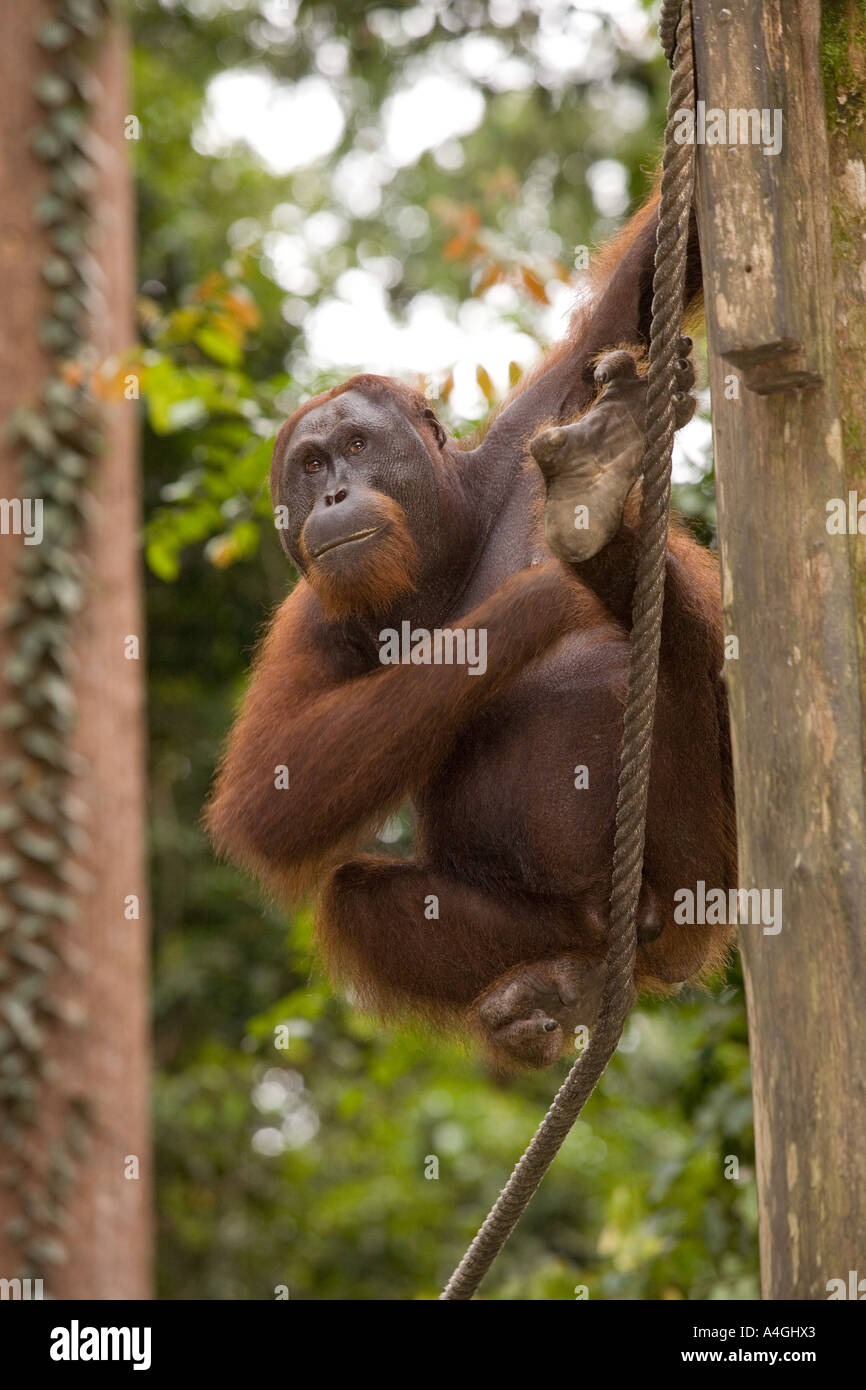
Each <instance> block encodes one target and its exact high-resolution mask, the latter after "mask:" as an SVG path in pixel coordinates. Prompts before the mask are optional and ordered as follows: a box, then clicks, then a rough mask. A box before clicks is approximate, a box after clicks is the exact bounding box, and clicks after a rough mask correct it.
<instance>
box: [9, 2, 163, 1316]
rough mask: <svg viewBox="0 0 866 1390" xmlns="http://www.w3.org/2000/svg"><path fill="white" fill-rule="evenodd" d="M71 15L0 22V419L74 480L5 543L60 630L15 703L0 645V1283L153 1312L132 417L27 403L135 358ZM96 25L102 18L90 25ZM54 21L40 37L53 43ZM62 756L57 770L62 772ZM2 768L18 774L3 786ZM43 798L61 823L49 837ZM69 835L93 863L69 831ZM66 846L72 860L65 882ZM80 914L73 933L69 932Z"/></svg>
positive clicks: (117, 42)
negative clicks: (54, 145) (78, 77)
mask: <svg viewBox="0 0 866 1390" xmlns="http://www.w3.org/2000/svg"><path fill="white" fill-rule="evenodd" d="M64 9H65V6H64V3H63V0H36V3H29V2H28V3H25V2H24V0H18V3H17V4H14V5H12V6H11V7H10V9H9V12H8V13H7V14H6V15H5V28H4V42H3V45H2V48H0V88H2V91H3V101H2V103H0V143H2V148H3V150H4V154H5V160H4V163H3V164H2V165H0V209H2V211H0V248H2V262H3V294H2V302H3V305H4V325H3V335H2V339H0V353H2V359H0V416H2V418H3V421H4V422H6V421H8V420H9V419H10V415H11V414H12V412H14V411H16V410H19V409H20V408H21V407H28V406H30V407H32V406H34V405H36V406H37V409H36V412H35V415H36V421H37V426H38V423H39V422H40V421H41V423H42V425H43V427H44V426H45V424H46V423H47V425H48V426H49V427H50V429H51V430H52V431H53V434H52V435H51V436H50V438H51V440H53V441H54V442H55V443H57V442H58V441H59V443H58V444H57V450H56V466H53V467H49V469H48V471H47V473H46V474H45V478H46V480H47V484H48V486H49V487H50V488H52V489H54V487H55V484H57V481H58V479H59V478H60V462H61V458H62V459H63V460H64V461H65V462H67V463H68V464H69V466H70V468H72V469H73V470H74V469H75V467H76V466H78V467H80V468H81V467H83V470H84V478H83V479H82V480H81V481H77V482H76V483H75V487H74V489H72V493H73V495H72V496H71V497H70V495H69V490H67V491H66V492H64V491H63V490H62V488H60V489H59V490H57V491H55V492H53V493H52V494H50V495H49V496H47V497H46V502H45V508H46V510H45V517H46V535H45V537H44V539H43V541H42V543H41V545H40V546H38V547H31V548H30V549H29V556H25V550H26V549H27V548H26V547H24V545H23V538H22V537H21V536H11V535H3V536H2V537H0V590H2V593H3V595H4V598H8V597H12V599H13V602H20V601H22V595H23V600H24V602H25V606H26V603H31V604H33V603H36V602H37V601H39V602H42V596H43V591H45V592H47V593H48V594H49V598H48V599H46V603H47V604H48V607H47V610H46V611H47V612H48V613H49V616H50V617H51V620H52V623H53V624H54V628H55V639H54V640H55V647H54V648H52V650H51V652H50V653H49V655H50V657H51V660H50V661H49V660H48V658H46V659H45V660H44V661H43V662H42V664H41V666H40V668H39V673H38V680H34V681H33V682H28V683H27V684H26V685H25V686H24V688H23V692H22V683H21V681H18V682H17V683H16V681H15V680H13V676H12V674H11V673H10V668H9V666H8V665H7V661H8V659H9V658H10V656H12V657H16V653H21V652H22V651H23V650H24V649H25V648H26V644H27V640H28V637H29V636H32V635H33V634H34V633H35V632H36V631H37V626H38V624H37V622H36V620H35V619H34V616H33V614H32V613H31V612H30V610H29V609H27V611H26V614H25V617H24V619H23V620H22V621H21V622H20V623H19V625H18V626H17V627H13V628H12V629H9V628H0V672H2V673H3V685H2V688H0V703H2V705H3V710H4V711H6V710H10V711H12V713H11V714H10V715H8V716H7V717H6V718H4V727H3V728H2V730H0V739H2V749H0V758H2V759H3V762H2V763H0V775H2V776H4V784H3V785H2V793H3V802H4V805H7V806H8V807H9V816H10V817H11V822H10V823H7V821H5V820H4V822H3V831H4V834H3V836H2V839H3V847H2V850H0V854H2V855H3V856H4V859H3V861H2V862H4V863H6V864H7V865H11V866H12V867H11V869H10V870H9V873H8V874H7V875H6V877H7V880H8V881H6V882H4V883H3V885H2V887H0V910H2V911H3V917H2V923H3V928H4V929H3V931H2V935H0V964H2V965H3V966H5V970H4V973H3V975H2V976H0V982H2V984H0V987H2V989H3V991H4V993H3V997H2V1001H0V1082H2V1083H3V1084H2V1086H0V1124H2V1128H0V1166H2V1168H3V1173H4V1178H5V1180H6V1182H7V1183H8V1186H7V1187H6V1188H4V1187H0V1278H6V1279H14V1278H20V1277H28V1276H29V1277H31V1278H41V1279H42V1280H43V1292H44V1296H45V1297H48V1296H51V1297H55V1298H61V1299H64V1298H73V1299H79V1298H82V1299H83V1298H94V1299H136V1298H148V1297H149V1296H150V1288H151V1283H150V1262H151V1256H150V1244H151V1219H150V1205H151V1202H150V1199H151V1192H150V1187H151V1160H150V1154H149V1120H148V1080H149V1041H148V1023H147V1008H146V999H147V995H146V985H145V981H146V972H147V931H146V920H147V912H146V905H147V896H146V887H145V863H144V819H143V808H144V762H143V740H144V708H143V669H144V662H143V651H141V652H140V656H139V659H135V658H134V654H133V653H134V648H133V647H132V646H131V645H130V644H127V645H126V647H125V639H126V638H128V637H130V636H136V637H138V638H139V639H141V638H142V635H143V619H142V607H141V583H140V574H139V568H140V565H139V543H138V535H137V533H138V526H139V515H138V509H139V485H138V474H137V459H136V407H135V405H134V403H133V402H131V401H126V400H124V401H122V402H115V403H104V404H99V403H98V402H97V403H95V404H93V403H91V404H90V406H89V409H90V410H91V412H92V417H93V421H95V422H96V424H97V425H98V427H99V428H100V430H101V433H102V438H103V443H104V448H103V451H102V452H101V453H98V452H96V442H95V441H94V439H93V435H92V429H91V431H90V433H88V429H87V428H86V427H82V428H79V427H78V426H76V427H75V428H74V429H73V428H72V426H70V427H69V430H68V431H67V432H66V433H65V434H64V428H63V425H62V412H61V414H60V415H58V414H57V411H56V410H55V412H54V414H52V413H51V410H45V409H43V407H42V406H40V405H38V403H39V402H40V400H41V399H43V393H44V391H45V388H46V384H51V383H53V384H54V387H55V388H56V387H57V386H58V383H62V382H63V381H66V383H67V384H68V383H69V382H73V383H74V382H76V381H77V379H78V376H77V373H78V372H79V368H78V367H71V366H68V365H64V362H66V363H67V364H68V363H69V362H70V361H71V362H78V363H80V362H82V361H83V362H84V365H85V370H87V368H88V366H89V362H88V356H87V343H88V341H89V343H90V345H91V347H90V351H91V358H92V361H93V362H96V361H99V360H101V359H103V358H105V357H106V356H109V355H111V354H115V353H117V352H119V351H121V350H123V349H126V348H128V347H129V345H130V343H131V342H132V338H133V327H132V312H133V294H134V279H133V276H134V259H133V218H132V195H131V183H130V175H129V169H128V146H127V142H126V140H125V138H124V118H125V117H126V115H127V114H128V110H129V108H128V106H127V105H126V100H127V98H126V64H127V55H126V48H125V43H124V39H123V35H122V33H121V31H120V29H119V27H118V26H117V25H115V24H113V23H108V24H107V25H103V26H101V27H100V29H99V32H98V33H97V34H96V35H95V36H94V37H93V38H92V40H88V39H87V38H85V37H84V36H82V35H81V34H80V32H78V31H77V30H76V29H75V28H74V25H73V26H72V28H71V29H70V26H69V24H66V25H64V24H63V23H62V21H63V20H64V18H68V16H64ZM95 12H96V14H97V17H98V15H99V7H98V6H97V7H95ZM58 21H61V23H60V24H58ZM46 24H50V25H52V26H53V29H51V28H49V29H47V30H46V29H45V27H44V26H45V25H46ZM40 31H41V34H42V42H41V43H39V42H37V33H38V32H40ZM52 34H53V40H52ZM64 36H65V37H64ZM70 59H74V61H75V62H76V63H80V62H83V63H84V65H85V67H84V70H85V72H89V73H90V74H91V75H92V76H93V77H94V78H95V79H96V81H97V84H98V85H96V86H94V87H93V92H92V95H91V96H90V98H89V99H90V101H91V102H92V110H91V112H90V117H89V120H88V126H89V139H88V142H87V144H86V147H85V150H86V154H87V157H88V159H89V161H90V163H91V168H92V171H93V174H94V176H95V181H94V185H93V187H92V189H91V191H90V193H89V195H87V197H85V198H84V199H83V200H82V204H81V205H82V207H83V212H82V213H81V220H82V221H83V222H84V223H86V224H87V226H86V229H87V230H88V232H89V234H90V236H89V245H86V246H84V247H83V248H80V249H79V250H75V247H74V246H73V248H72V250H69V245H70V243H68V242H64V240H63V228H64V227H66V229H67V231H68V230H69V229H70V227H72V225H73V224H72V222H68V221H67V220H66V218H65V217H60V220H59V221H57V220H56V219H55V220H54V221H53V222H52V223H51V224H50V229H49V228H48V227H46V226H45V225H43V224H40V222H39V221H38V220H36V218H35V217H34V204H35V203H36V200H37V199H39V198H40V197H41V196H42V197H44V195H45V193H46V190H47V189H48V187H49V180H51V179H53V178H57V177H59V180H60V183H59V185H58V186H59V187H60V188H61V190H62V189H63V188H64V187H65V188H66V189H67V192H66V194H64V195H63V196H68V197H70V198H73V199H74V198H75V197H76V196H77V191H76V189H75V188H71V190H70V188H69V186H68V183H67V184H64V177H66V178H67V180H68V177H69V175H70V171H71V170H72V168H73V164H74V161H73V160H71V159H69V158H67V157H66V156H64V157H63V158H62V159H61V160H60V162H59V164H58V163H55V164H51V163H50V162H48V163H46V161H45V158H44V155H40V154H39V153H38V152H34V149H33V147H32V144H31V136H32V133H33V131H34V130H35V129H36V128H37V127H41V128H43V129H45V127H46V123H47V125H48V126H49V128H51V121H52V119H53V118H54V117H55V116H56V115H57V114H58V113H59V112H61V111H63V110H66V111H67V115H68V114H69V113H70V112H72V111H74V109H75V105H74V93H73V95H72V97H70V98H69V101H70V105H69V106H68V107H67V106H66V104H65V103H66V100H67V99H66V97H64V95H63V89H62V87H58V85H57V75H58V74H59V75H60V76H61V78H62V76H63V73H64V71H71V70H72V69H70V68H69V66H68V65H69V62H70ZM46 75H48V76H49V81H48V84H47V85H46V82H45V79H46ZM52 75H53V81H54V88H53V89H52V87H51V77H52ZM79 109H80V103H79ZM85 115H86V112H85ZM58 170H60V172H59V174H58ZM58 247H60V248H61V249H60V251H59V252H58ZM58 254H59V256H60V260H61V261H64V258H65V257H67V255H68V256H80V257H81V259H80V262H79V261H76V264H80V265H81V268H82V276H83V278H82V280H81V282H80V284H79V282H78V281H77V280H76V281H75V282H74V283H73V285H72V286H71V290H72V291H76V290H77V289H79V288H80V289H81V290H82V297H83V300H84V304H85V308H84V311H83V312H82V313H81V317H80V331H79V330H77V331H76V341H75V342H74V343H72V344H71V345H70V346H69V348H68V350H64V348H63V347H62V346H60V347H58V346H57V342H56V340H51V341H49V342H48V344H47V346H44V345H42V344H41V343H40V325H41V324H42V323H43V322H44V320H45V317H46V315H48V316H49V317H53V318H56V316H57V314H58V313H59V312H60V309H61V308H62V305H63V303H64V302H66V308H67V310H69V305H70V302H72V301H69V296H68V295H67V301H68V302H67V301H63V300H62V297H61V298H58V283H59V282H58V280H57V276H58V275H60V274H61V272H62V274H63V275H65V274H66V271H65V270H63V267H62V266H61V269H60V270H58V269H57V266H58V260H57V258H58ZM88 257H89V259H88ZM52 262H53V270H52ZM64 264H66V262H65V261H64ZM55 272H56V273H55ZM50 276H53V278H50V279H49V277H50ZM47 280H48V283H46V281H47ZM64 283H66V282H64ZM66 287H67V288H70V286H69V285H68V284H67V285H66ZM61 289H62V286H61ZM58 306H60V307H58ZM71 312H73V313H74V303H72V310H71ZM76 408H77V407H76ZM13 418H14V417H13ZM58 421H59V422H60V423H58ZM28 457H29V454H28V451H27V446H26V444H20V443H19V444H16V445H15V446H12V445H10V444H8V443H7V441H6V439H5V437H4V441H3V452H2V455H0V493H2V496H3V497H4V498H7V499H8V498H15V497H16V496H18V495H19V493H20V492H21V491H22V490H23V491H24V492H25V495H27V492H26V489H22V484H21V481H20V479H21V468H22V466H23V467H27V466H28V465H27V458H28ZM76 458H77V459H78V460H79V464H78V465H76V463H75V459H76ZM71 476H76V475H75V474H74V472H73V474H72V475H71ZM82 495H86V497H87V499H88V505H87V509H86V515H85V517H84V519H83V521H80V522H78V523H76V522H75V516H76V508H77V507H78V505H79V504H80V502H81V498H82ZM49 503H50V504H51V505H50V506H49ZM51 517H53V518H59V520H60V522H62V525H63V526H64V527H65V528H66V529H65V530H64V532H63V534H64V536H66V535H74V536H75V541H74V544H72V546H71V552H70V554H71V561H70V563H71V569H70V570H69V573H70V574H72V575H73V584H72V588H73V590H74V574H75V570H76V566H77V562H78V561H80V560H83V561H84V575H85V582H84V586H83V603H82V606H81V607H80V609H79V611H77V613H74V615H73V616H72V617H71V618H66V617H64V613H65V612H66V611H67V610H65V609H64V603H63V601H62V599H58V598H56V596H55V593H54V589H52V587H51V581H52V580H54V579H56V587H57V592H58V593H61V594H62V592H63V586H64V584H65V583H66V580H67V578H68V575H67V570H63V571H62V573H61V572H60V571H58V572H57V574H55V573H54V572H53V571H50V570H49V571H45V570H44V568H43V569H42V570H39V569H38V566H39V565H42V566H43V567H44V565H45V564H46V563H47V564H49V565H50V563H51V562H52V560H56V561H57V562H58V563H59V561H61V560H64V556H65V552H63V551H62V547H61V545H60V543H59V541H56V540H55V539H54V532H53V531H52V533H51V534H49V533H48V524H49V518H51ZM67 523H68V525H67ZM51 524H52V525H53V521H52V522H51ZM76 524H77V525H78V530H77V531H76V530H75V526H76ZM70 528H71V529H70ZM64 544H65V542H64ZM37 552H38V553H37ZM30 556H32V557H33V558H34V561H35V562H36V564H37V571H35V572H36V574H37V578H36V579H35V580H34V578H33V572H31V574H30V577H29V579H28V578H26V577H24V578H23V577H22V574H21V571H20V568H19V566H20V564H21V562H22V558H24V559H25V561H26V559H29V558H30ZM67 558H68V557H67ZM46 573H47V574H48V581H46V580H45V574H46ZM28 584H29V586H30V587H29V588H28ZM46 584H47V588H46ZM37 617H38V614H37ZM125 651H126V652H128V653H130V654H133V659H127V656H126V655H125ZM69 652H71V653H72V655H73V658H74V664H73V665H72V668H71V672H72V673H71V676H70V679H69V684H70V686H71V694H72V697H73V704H74V720H73V721H71V722H70V721H68V720H66V718H65V712H66V707H67V704H68V700H67V695H66V691H65V689H64V688H63V687H64V683H65V681H66V677H65V676H64V675H63V670H64V668H65V666H66V664H67V656H68V653H69ZM16 659H17V658H16ZM58 669H59V670H60V674H61V679H59V680H58V679H56V675H57V671H58ZM51 677H55V679H54V680H53V683H52V680H51V679H50V678H51ZM43 687H44V688H45V689H46V690H47V691H49V692H52V691H53V692H54V697H55V698H56V700H57V702H58V710H59V711H60V712H59V713H57V717H56V718H55V719H54V720H53V722H52V720H50V719H48V716H47V715H46V720H47V722H46V726H45V727H46V729H47V731H48V733H49V735H50V736H51V737H53V738H54V739H55V744H54V745H51V747H52V748H53V752H51V751H49V752H46V751H45V746H43V745H40V746H37V745H36V744H31V745H27V747H26V748H25V746H24V744H23V741H22V738H21V737H20V735H19V734H16V729H18V728H19V725H18V724H16V718H17V717H18V716H16V715H15V713H14V710H15V708H16V704H17V706H18V708H19V710H20V707H21V706H22V705H23V706H25V707H27V706H28V699H29V698H30V697H31V695H32V693H33V692H34V691H36V692H37V693H38V692H39V691H40V690H41V689H42V688H43ZM61 706H62V710H61ZM40 708H41V707H40ZM29 717H31V716H30V715H28V718H29ZM10 719H11V726H10V725H9V723H8V721H9V720H10ZM24 727H27V726H26V724H25V725H24ZM70 755H71V759H72V761H71V763H70V771H69V773H68V774H66V773H63V771H62V769H63V767H64V765H65V760H66V758H67V757H68V756H70ZM10 760H14V762H15V763H16V764H17V765H18V771H15V769H14V767H13V768H12V770H11V771H10V768H9V762H10ZM22 769H23V770H22ZM7 774H8V775H7ZM58 776H60V777H65V783H64V784H63V786H64V790H63V795H62V797H61V798H59V799H60V800H61V802H62V814H57V812H58V805H57V803H58V797H57V796H56V795H55V788H56V787H57V786H59V785H60V783H58V782H57V778H58ZM67 794H68V795H69V797H70V798H71V799H70V800H68V801H67V799H66V797H67ZM40 797H41V798H42V800H41V802H40ZM46 800H47V801H48V802H49V803H51V804H53V806H54V811H55V817H54V819H53V820H52V819H51V817H50V812H51V804H49V806H48V810H47V812H46V809H45V805H44V803H45V801H46ZM40 805H41V806H42V810H41V811H40ZM79 805H80V808H81V809H80V811H79V809H78V806H79ZM37 812H39V814H37ZM40 815H41V816H42V820H40ZM46 815H48V821H49V825H50V828H49V830H48V831H47V832H46V828H45V826H46ZM79 819H80V823H81V826H82V827H83V829H84V831H85V833H86V836H87V837H88V841H89V843H85V842H84V840H83V839H82V838H81V836H80V831H78V830H77V829H76V826H77V825H78V822H79ZM58 844H62V845H63V846H64V855H63V857H62V860H61V861H60V862H58V860H57V857H56V849H57V845H58ZM40 855H41V860H40ZM82 870H84V871H85V872H82ZM10 874H11V876H10ZM40 890H41V891H42V893H43V897H42V898H40V897H39V896H38V894H39V892H40ZM45 894H48V895H53V897H51V896H49V897H45V896H44V895H45ZM133 896H134V898H135V899H137V903H138V907H137V908H136V906H135V903H134V902H133ZM69 899H71V900H72V903H73V908H77V913H76V915H74V916H72V917H70V919H69V920H68V921H67V920H65V918H64V912H65V904H66V902H67V901H68V900H69ZM125 904H126V911H127V913H128V914H129V915H128V916H125ZM136 913H137V915H136ZM55 957H56V960H55ZM52 962H54V963H53V964H52ZM10 1082H12V1083H14V1084H13V1085H12V1087H11V1089H10V1088H9V1083H10ZM35 1287H36V1286H33V1285H31V1290H32V1293H31V1296H38V1295H37V1294H36V1292H35ZM13 1296H14V1295H13Z"/></svg>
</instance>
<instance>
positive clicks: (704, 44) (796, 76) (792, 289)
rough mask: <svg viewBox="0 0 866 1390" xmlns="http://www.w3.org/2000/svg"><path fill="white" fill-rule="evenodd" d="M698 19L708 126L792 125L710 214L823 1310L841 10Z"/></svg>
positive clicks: (840, 1073) (763, 1124) (752, 695)
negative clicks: (734, 114) (826, 45)
mask: <svg viewBox="0 0 866 1390" xmlns="http://www.w3.org/2000/svg"><path fill="white" fill-rule="evenodd" d="M692 2H693V12H694V36H695V52H696V64H697V90H698V97H699V99H700V100H703V101H704V102H705V103H706V108H707V109H713V108H716V109H720V110H722V111H724V112H726V113H728V112H730V111H731V110H732V109H734V110H736V111H741V110H747V109H750V108H752V109H757V110H758V111H759V112H764V113H769V116H768V120H769V121H771V120H772V119H773V117H772V113H773V112H774V111H780V112H781V123H782V124H781V148H780V150H779V152H778V153H776V154H772V153H771V154H766V153H765V152H764V148H765V146H766V145H767V143H768V142H767V141H766V140H762V142H761V143H759V144H751V143H748V144H729V143H718V144H709V143H707V144H703V145H699V146H698V149H697V163H698V193H697V201H698V219H699V227H700V233H701V243H702V249H703V252H704V258H705V265H704V290H705V300H706V312H707V326H708V338H709V349H710V383H711V388H712V397H713V435H714V445H715V466H716V474H717V489H718V508H719V530H720V542H721V554H722V570H723V584H724V607H725V621H726V630H727V632H728V633H729V634H731V635H733V636H735V637H736V638H737V639H738V645H739V653H738V657H737V658H736V659H730V660H728V661H727V664H726V676H727V683H728V688H729V693H730V703H731V720H732V728H733V746H734V772H735V782H736V792H737V826H738V834H739V873H740V884H741V886H742V887H743V888H747V889H749V888H760V889H766V890H771V891H772V890H776V889H779V890H781V902H782V927H781V930H780V931H778V932H774V929H772V928H771V931H770V932H766V931H765V929H764V927H763V926H762V925H761V924H757V925H744V926H742V927H741V929H740V935H741V949H742V954H743V959H744V964H745V973H746V995H747V1005H748V1013H749V1030H750V1037H751V1052H752V1064H753V1091H754V1102H755V1129H756V1148H757V1182H758V1200H759V1211H760V1246H761V1266H762V1289H763V1294H764V1297H765V1298H772V1299H783V1298H794V1299H824V1298H827V1297H828V1296H829V1294H830V1293H831V1292H832V1291H833V1290H834V1289H836V1288H837V1286H835V1285H830V1281H831V1280H843V1281H845V1284H846V1285H849V1284H850V1275H851V1272H852V1271H859V1277H863V1276H864V1275H866V1074H864V1059H866V921H864V919H866V812H864V807H866V796H864V765H863V746H862V737H861V708H860V685H859V664H858V650H857V611H856V604H855V596H854V586H853V584H852V572H851V563H850V559H849V542H848V538H847V537H846V535H844V534H833V533H831V531H830V530H828V504H831V503H832V501H833V499H844V498H845V497H846V483H845V458H844V454H843V428H842V427H843V422H842V421H841V420H840V416H839V406H838V394H837V380H836V364H835V351H836V340H835V334H834V280H833V275H832V266H831V244H830V221H829V217H830V214H829V205H830V194H831V189H830V182H829V175H828V154H827V132H826V125H825V116H824V94H823V87H822V82H821V71H820V63H819V29H820V19H821V14H820V4H819V0H799V3H798V4H797V5H790V4H788V3H786V0H765V3H763V4H762V5H757V6H756V5H753V4H752V3H751V0H729V3H728V4H727V6H726V7H725V8H720V7H719V5H718V4H717V3H715V0H692ZM775 119H776V120H777V121H778V117H776V118H775ZM738 121H739V118H738ZM770 128H771V127H770V125H769V124H768V125H767V127H766V129H767V130H770ZM853 254H857V255H859V254H860V252H859V249H858V250H857V251H856V253H853ZM860 373H861V380H862V379H863V377H864V376H866V354H863V360H862V361H861V363H860ZM828 1285H829V1287H828Z"/></svg>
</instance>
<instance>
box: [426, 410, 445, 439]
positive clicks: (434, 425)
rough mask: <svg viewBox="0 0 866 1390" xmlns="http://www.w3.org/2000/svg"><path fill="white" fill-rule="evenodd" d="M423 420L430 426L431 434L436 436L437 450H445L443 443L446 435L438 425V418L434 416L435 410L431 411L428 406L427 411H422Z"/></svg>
mask: <svg viewBox="0 0 866 1390" xmlns="http://www.w3.org/2000/svg"><path fill="white" fill-rule="evenodd" d="M424 419H425V420H426V421H427V423H428V425H429V426H430V428H431V429H432V431H433V433H434V434H435V436H436V443H437V444H438V445H439V448H440V449H444V448H445V441H446V439H447V438H448V436H447V434H446V433H445V431H444V429H443V428H442V426H441V425H440V423H439V420H438V417H437V415H436V411H435V410H431V409H430V407H429V406H428V407H427V409H426V410H425V411H424Z"/></svg>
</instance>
